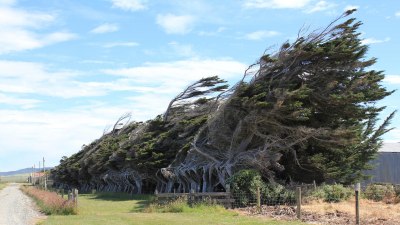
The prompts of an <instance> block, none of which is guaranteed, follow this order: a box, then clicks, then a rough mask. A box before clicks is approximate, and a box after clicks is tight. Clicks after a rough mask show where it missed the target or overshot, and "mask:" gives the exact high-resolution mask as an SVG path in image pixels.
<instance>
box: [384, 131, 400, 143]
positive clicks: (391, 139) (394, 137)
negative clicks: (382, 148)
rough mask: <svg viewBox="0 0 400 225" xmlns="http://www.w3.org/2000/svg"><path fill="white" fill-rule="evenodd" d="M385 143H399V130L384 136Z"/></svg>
mask: <svg viewBox="0 0 400 225" xmlns="http://www.w3.org/2000/svg"><path fill="white" fill-rule="evenodd" d="M384 142H385V143H400V129H399V128H396V129H393V130H391V131H389V132H388V133H386V134H385V139H384Z"/></svg>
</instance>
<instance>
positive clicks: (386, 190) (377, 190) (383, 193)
mask: <svg viewBox="0 0 400 225" xmlns="http://www.w3.org/2000/svg"><path fill="white" fill-rule="evenodd" d="M364 196H365V198H367V199H370V200H374V201H383V200H389V199H392V198H394V197H395V196H396V192H395V189H394V187H393V185H391V184H369V185H368V186H367V188H366V189H365V192H364Z"/></svg>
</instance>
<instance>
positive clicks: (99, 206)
mask: <svg viewBox="0 0 400 225" xmlns="http://www.w3.org/2000/svg"><path fill="white" fill-rule="evenodd" d="M148 199H149V197H148V196H137V197H135V199H132V198H131V197H130V196H129V195H121V194H114V195H112V194H100V195H92V194H85V195H80V196H79V202H78V215H70V216H53V215H51V216H48V218H47V219H46V220H45V221H42V222H41V223H40V224H41V225H56V224H59V225H70V224H82V225H91V224H93V225H101V224H104V225H106V224H107V225H124V224H154V225H161V224H168V225H170V224H190V225H194V224H221V225H222V224H226V225H228V224H272V225H274V224H289V225H301V224H303V223H300V222H282V221H275V220H270V219H266V218H254V217H253V218H252V217H246V216H239V215H237V213H235V212H233V211H229V210H222V211H221V210H218V212H216V211H210V210H201V211H192V212H183V213H144V212H141V211H142V209H143V208H144V207H146V205H147V204H148Z"/></svg>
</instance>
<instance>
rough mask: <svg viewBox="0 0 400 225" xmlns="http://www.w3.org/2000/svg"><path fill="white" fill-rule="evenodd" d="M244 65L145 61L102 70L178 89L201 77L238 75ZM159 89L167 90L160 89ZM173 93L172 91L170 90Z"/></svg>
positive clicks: (138, 81) (227, 61) (237, 63)
mask: <svg viewBox="0 0 400 225" xmlns="http://www.w3.org/2000/svg"><path fill="white" fill-rule="evenodd" d="M245 69H246V65H244V64H243V63H240V62H238V61H234V60H229V59H221V60H208V59H206V60H200V59H191V60H181V61H172V62H162V63H146V64H144V65H143V66H138V67H131V68H122V69H108V70H104V71H103V72H104V73H106V74H110V75H115V76H121V77H126V78H129V79H134V80H135V81H136V82H137V83H140V84H141V85H145V84H154V83H158V84H159V85H161V86H162V85H167V86H168V87H170V88H169V89H171V88H172V89H174V90H175V91H179V90H180V88H182V87H184V86H186V85H187V84H189V83H191V82H193V81H196V80H198V79H201V78H203V77H208V76H213V75H218V76H221V77H222V78H225V79H228V78H233V77H240V76H241V74H243V71H244V70H245ZM160 91H167V90H165V89H164V90H162V89H160ZM168 91H169V90H168ZM172 93H173V92H172Z"/></svg>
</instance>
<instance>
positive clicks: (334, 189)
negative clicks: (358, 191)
mask: <svg viewBox="0 0 400 225" xmlns="http://www.w3.org/2000/svg"><path fill="white" fill-rule="evenodd" d="M352 195H353V190H352V189H351V188H347V187H343V185H341V184H334V185H323V186H320V187H318V188H317V189H316V190H315V191H313V192H312V193H311V196H310V197H311V199H322V200H324V201H325V202H341V201H344V200H347V199H349V198H350V197H351V196H352Z"/></svg>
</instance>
